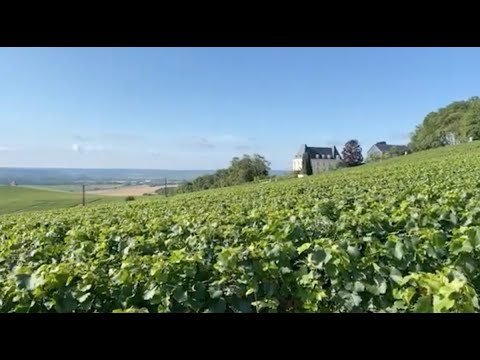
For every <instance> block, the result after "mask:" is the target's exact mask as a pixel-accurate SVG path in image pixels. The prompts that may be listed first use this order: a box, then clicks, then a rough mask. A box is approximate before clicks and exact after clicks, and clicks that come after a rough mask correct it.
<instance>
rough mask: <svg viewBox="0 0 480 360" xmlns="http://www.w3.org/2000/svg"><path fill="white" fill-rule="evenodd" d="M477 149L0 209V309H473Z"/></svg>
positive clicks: (477, 279)
mask: <svg viewBox="0 0 480 360" xmlns="http://www.w3.org/2000/svg"><path fill="white" fill-rule="evenodd" d="M479 269H480V143H478V142H474V143H470V144H465V145H458V146H453V147H445V148H440V149H436V150H431V151H426V152H420V153H416V154H412V155H409V156H402V157H399V158H394V159H390V160H386V161H383V162H379V163H375V164H371V165H365V166H360V167H357V168H352V169H341V170H338V171H335V172H331V173H325V174H321V175H317V176H312V177H308V178H303V179H292V180H285V181H279V182H277V183H266V184H255V185H246V186H238V187H232V188H224V189H217V190H209V191H204V192H198V193H191V194H182V195H178V196H175V197H171V198H166V199H165V198H160V199H145V200H142V201H135V202H131V203H122V204H105V205H98V206H92V207H87V208H77V209H67V210H54V211H45V212H32V213H25V214H21V215H7V216H0V312H241V313H244V312H477V311H478V310H479V304H478V299H477V294H478V293H480V276H479V275H480V271H479Z"/></svg>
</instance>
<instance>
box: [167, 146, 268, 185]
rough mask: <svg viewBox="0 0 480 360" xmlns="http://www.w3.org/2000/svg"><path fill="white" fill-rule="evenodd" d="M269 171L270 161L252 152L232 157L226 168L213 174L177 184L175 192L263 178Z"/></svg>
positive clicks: (236, 183) (238, 183)
mask: <svg viewBox="0 0 480 360" xmlns="http://www.w3.org/2000/svg"><path fill="white" fill-rule="evenodd" d="M269 172H270V162H269V161H267V160H266V159H265V157H263V156H261V155H259V154H254V155H253V156H250V155H243V157H242V158H239V157H234V158H233V159H232V160H231V162H230V166H229V167H228V168H227V169H220V170H217V171H216V172H215V173H214V174H211V175H204V176H200V177H197V178H196V179H194V180H193V181H191V182H187V183H184V184H182V185H181V186H179V187H178V188H177V190H176V192H177V193H182V192H191V191H198V190H206V189H212V188H219V187H225V186H232V185H240V184H244V183H247V182H252V181H255V180H257V179H263V178H265V177H267V176H268V174H269Z"/></svg>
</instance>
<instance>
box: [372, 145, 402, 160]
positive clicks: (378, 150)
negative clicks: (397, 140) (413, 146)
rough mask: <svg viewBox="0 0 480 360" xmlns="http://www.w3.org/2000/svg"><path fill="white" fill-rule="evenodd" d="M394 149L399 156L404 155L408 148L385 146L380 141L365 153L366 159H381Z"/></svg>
mask: <svg viewBox="0 0 480 360" xmlns="http://www.w3.org/2000/svg"><path fill="white" fill-rule="evenodd" d="M394 148H395V149H396V150H397V151H398V153H399V154H405V153H407V152H408V151H409V150H408V146H406V145H391V144H387V143H386V142H385V141H380V142H377V143H376V144H375V145H373V146H372V147H371V148H370V149H369V150H368V151H367V159H370V158H375V157H381V156H383V155H384V154H385V153H387V152H389V151H390V150H392V149H394Z"/></svg>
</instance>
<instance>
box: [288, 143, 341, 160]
mask: <svg viewBox="0 0 480 360" xmlns="http://www.w3.org/2000/svg"><path fill="white" fill-rule="evenodd" d="M304 153H308V155H310V158H311V159H315V158H316V156H317V155H318V157H319V158H322V155H325V158H327V157H328V155H330V158H332V159H335V158H336V157H337V155H338V156H340V153H339V152H338V150H337V148H336V147H335V146H334V147H333V148H331V147H313V146H307V145H305V144H304V145H302V146H301V147H300V149H299V150H298V152H297V155H296V157H297V158H300V157H302V156H303V154H304Z"/></svg>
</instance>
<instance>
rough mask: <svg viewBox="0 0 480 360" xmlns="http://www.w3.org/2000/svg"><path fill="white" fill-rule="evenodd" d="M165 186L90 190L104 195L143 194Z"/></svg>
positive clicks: (152, 192) (92, 192)
mask: <svg viewBox="0 0 480 360" xmlns="http://www.w3.org/2000/svg"><path fill="white" fill-rule="evenodd" d="M175 186H176V185H169V186H168V187H175ZM161 188H163V186H148V185H139V186H122V187H118V188H116V189H112V188H110V189H101V190H94V191H88V193H89V194H92V195H104V196H142V195H143V194H154V193H155V191H156V190H158V189H161Z"/></svg>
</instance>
